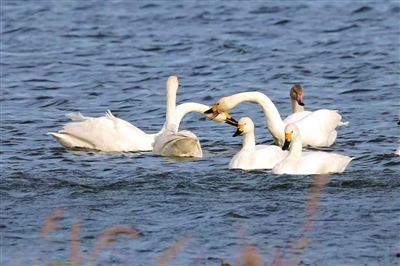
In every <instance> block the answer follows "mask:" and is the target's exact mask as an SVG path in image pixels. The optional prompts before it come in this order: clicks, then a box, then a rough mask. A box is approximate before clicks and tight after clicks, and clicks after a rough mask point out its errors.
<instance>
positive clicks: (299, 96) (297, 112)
mask: <svg viewBox="0 0 400 266" xmlns="http://www.w3.org/2000/svg"><path fill="white" fill-rule="evenodd" d="M289 96H290V102H291V104H292V114H291V115H289V116H288V117H286V118H285V119H284V120H283V122H285V124H291V123H295V122H296V121H298V120H301V119H303V118H304V117H306V116H308V115H310V114H311V113H312V112H310V111H305V110H304V105H305V104H304V102H303V98H304V89H303V87H302V86H301V85H300V84H295V85H294V86H293V87H292V88H291V89H290V93H289ZM348 125H349V122H348V121H347V122H341V121H340V122H339V124H338V126H348Z"/></svg>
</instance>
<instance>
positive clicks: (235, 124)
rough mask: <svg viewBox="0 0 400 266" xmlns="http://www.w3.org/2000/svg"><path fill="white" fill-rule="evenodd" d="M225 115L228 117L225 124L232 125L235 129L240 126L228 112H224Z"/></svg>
mask: <svg viewBox="0 0 400 266" xmlns="http://www.w3.org/2000/svg"><path fill="white" fill-rule="evenodd" d="M224 113H225V116H226V119H225V123H227V124H228V125H231V126H235V127H237V126H238V125H239V124H238V122H237V121H236V120H235V119H233V117H232V116H231V115H230V114H228V112H224Z"/></svg>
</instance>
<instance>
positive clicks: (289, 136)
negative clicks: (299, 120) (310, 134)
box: [282, 132, 293, 151]
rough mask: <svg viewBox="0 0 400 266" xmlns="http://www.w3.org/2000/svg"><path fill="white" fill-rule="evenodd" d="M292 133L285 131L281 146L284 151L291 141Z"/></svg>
mask: <svg viewBox="0 0 400 266" xmlns="http://www.w3.org/2000/svg"><path fill="white" fill-rule="evenodd" d="M292 134H293V132H290V133H285V143H284V144H283V146H282V150H284V151H286V150H287V149H289V145H290V142H292Z"/></svg>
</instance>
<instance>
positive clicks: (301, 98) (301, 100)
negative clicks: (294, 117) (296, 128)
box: [297, 94, 304, 106]
mask: <svg viewBox="0 0 400 266" xmlns="http://www.w3.org/2000/svg"><path fill="white" fill-rule="evenodd" d="M297 103H298V104H299V105H300V106H304V103H303V94H302V95H297Z"/></svg>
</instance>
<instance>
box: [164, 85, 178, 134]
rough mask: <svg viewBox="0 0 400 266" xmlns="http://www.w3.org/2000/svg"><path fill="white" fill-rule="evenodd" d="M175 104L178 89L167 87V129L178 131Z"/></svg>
mask: <svg viewBox="0 0 400 266" xmlns="http://www.w3.org/2000/svg"><path fill="white" fill-rule="evenodd" d="M175 105H176V91H175V90H168V89H167V109H166V115H165V127H166V129H167V130H169V131H173V132H177V131H178V124H177V119H176V111H175Z"/></svg>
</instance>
